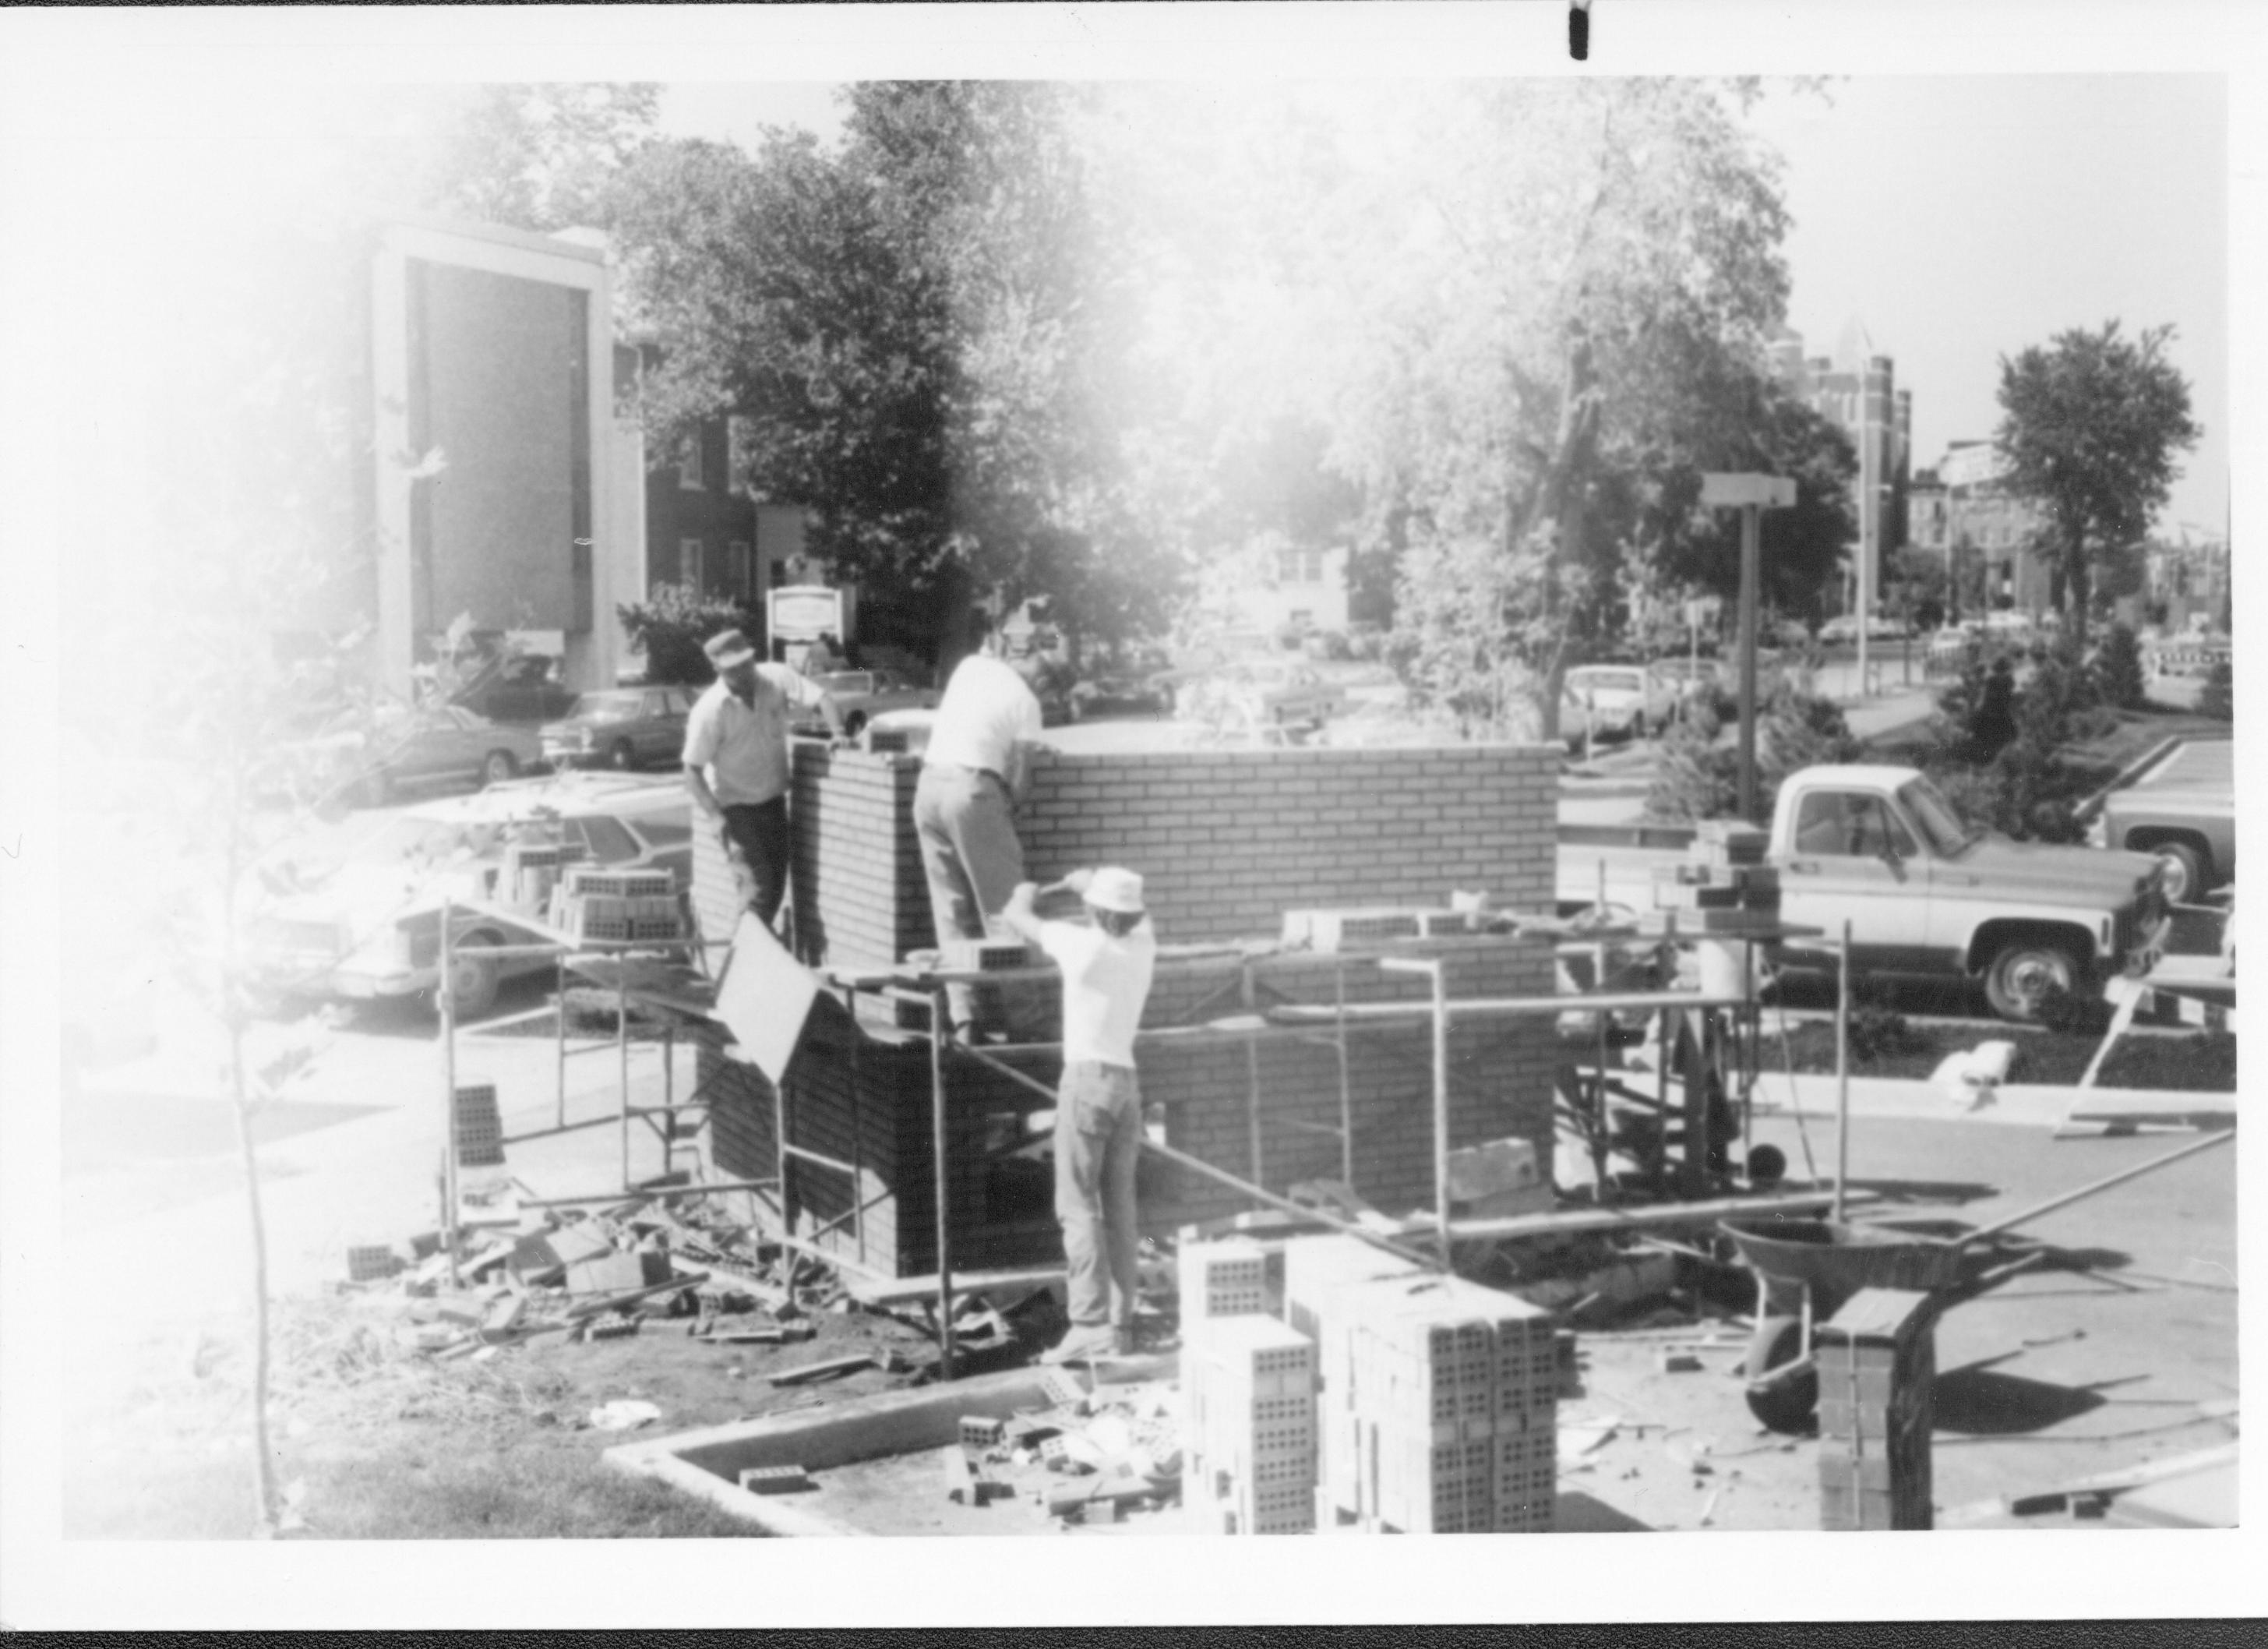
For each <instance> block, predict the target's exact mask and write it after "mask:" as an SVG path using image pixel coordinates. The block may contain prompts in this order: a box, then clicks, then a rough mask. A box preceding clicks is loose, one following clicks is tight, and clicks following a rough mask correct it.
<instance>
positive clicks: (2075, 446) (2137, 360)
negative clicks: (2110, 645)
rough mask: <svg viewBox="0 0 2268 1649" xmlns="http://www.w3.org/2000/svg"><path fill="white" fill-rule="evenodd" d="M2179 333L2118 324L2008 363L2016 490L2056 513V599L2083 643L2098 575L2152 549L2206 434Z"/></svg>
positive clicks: (2051, 527)
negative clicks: (2133, 333)
mask: <svg viewBox="0 0 2268 1649" xmlns="http://www.w3.org/2000/svg"><path fill="white" fill-rule="evenodd" d="M2173 336H2174V329H2173V328H2172V327H2170V326H2161V327H2154V328H2152V329H2149V330H2147V331H2146V332H2144V333H2142V334H2141V335H2140V336H2139V337H2130V336H2123V335H2122V334H2121V332H2120V329H2119V323H2118V322H2116V321H2109V322H2104V323H2103V325H2102V328H2101V329H2100V330H2095V331H2090V330H2088V329H2086V328H2084V327H2075V328H2073V329H2070V330H2068V331H2065V332H2059V333H2058V334H2057V335H2056V336H2055V337H2054V338H2053V339H2052V340H2051V342H2050V343H2049V344H2047V345H2046V346H2045V347H2041V346H2039V345H2034V346H2033V347H2031V348H2029V349H2027V350H2025V351H2022V352H2021V353H2020V354H2019V355H2017V356H2016V357H2015V359H2013V360H2011V359H2008V358H2007V357H2006V356H2003V357H2002V358H2001V360H2000V412H2001V418H2000V427H1999V430H1998V431H1997V432H1996V434H1995V443H1996V445H1997V446H1998V447H1999V450H2000V452H2001V454H2002V455H2003V456H2005V457H2006V458H2007V462H2008V473H2007V485H2008V487H2009V488H2010V490H2011V491H2013V492H2016V493H2018V494H2020V495H2021V496H2023V497H2026V498H2029V499H2034V500H2036V502H2037V503H2038V504H2039V506H2040V507H2041V510H2042V513H2043V514H2044V515H2045V516H2046V529H2045V534H2046V543H2045V544H2044V545H2043V549H2044V551H2045V553H2046V554H2047V555H2048V556H2049V558H2050V566H2051V585H2050V588H2051V596H2052V598H2053V600H2054V602H2055V603H2056V605H2057V606H2058V607H2060V608H2062V609H2064V610H2065V611H2066V613H2067V614H2068V615H2069V617H2070V619H2071V625H2072V631H2073V634H2074V635H2076V636H2078V637H2080V639H2081V640H2084V639H2085V637H2086V634H2087V623H2088V609H2089V608H2090V606H2091V605H2092V603H2093V598H2094V595H2095V583H2096V574H2097V573H2098V571H2103V570H2110V569H2111V568H2112V567H2113V565H2114V563H2115V562H2116V561H2117V558H2119V557H2121V556H2122V555H2124V554H2126V553H2127V552H2130V551H2132V549H2133V547H2134V546H2135V545H2137V544H2140V543H2141V542H2142V539H2143V537H2144V536H2145V535H2146V534H2147V532H2148V530H2149V526H2150V516H2151V514H2152V513H2153V512H2154V511H2155V510H2156V509H2157V508H2158V507H2160V506H2161V505H2162V504H2164V503H2165V501H2166V500H2167V499H2168V498H2169V496H2170V495H2171V492H2172V488H2173V483H2174V480H2175V478H2176V477H2177V476H2179V475H2180V473H2181V471H2180V469H2179V466H2178V465H2177V464H2176V462H2175V458H2176V455H2177V454H2179V453H2182V452H2184V451H2186V450H2188V449H2189V448H2190V447H2193V446H2195V445H2196V444H2197V442H2198V439H2199V438H2200V437H2201V436H2202V435H2203V434H2204V433H2205V432H2204V429H2203V427H2202V426H2201V425H2198V423H2197V422H2196V421H2195V420H2194V419H2193V418H2191V417H2190V388H2189V381H2188V380H2186V379H2185V378H2183V375H2182V373H2181V372H2180V370H2179V369H2178V368H2176V366H2174V364H2173V363H2172V362H2171V361H2170V360H2169V359H2167V358H2166V345H2167V344H2169V342H2170V341H2171V340H2172V338H2173Z"/></svg>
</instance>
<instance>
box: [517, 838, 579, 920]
mask: <svg viewBox="0 0 2268 1649" xmlns="http://www.w3.org/2000/svg"><path fill="white" fill-rule="evenodd" d="M582 856H583V845H582V844H581V843H580V842H573V843H566V842H532V841H515V842H512V843H510V844H509V845H507V846H506V847H505V848H504V869H503V872H502V874H501V875H500V876H498V877H497V884H498V886H499V887H500V888H501V889H502V890H503V893H504V899H505V900H506V902H507V903H509V904H511V905H512V906H517V907H518V908H519V909H522V910H530V911H542V912H549V909H550V907H551V898H552V890H553V889H554V888H556V887H557V886H558V885H559V878H560V876H561V875H562V873H563V871H564V870H565V869H566V867H567V866H569V865H570V864H571V863H573V862H574V861H576V860H578V859H580V858H581V857H582Z"/></svg>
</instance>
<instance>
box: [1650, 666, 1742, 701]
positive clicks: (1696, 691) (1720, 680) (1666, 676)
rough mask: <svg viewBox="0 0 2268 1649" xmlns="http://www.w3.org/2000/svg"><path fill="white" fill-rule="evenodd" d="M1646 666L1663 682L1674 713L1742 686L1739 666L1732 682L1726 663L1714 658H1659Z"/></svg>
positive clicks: (1735, 670)
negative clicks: (1726, 672)
mask: <svg viewBox="0 0 2268 1649" xmlns="http://www.w3.org/2000/svg"><path fill="white" fill-rule="evenodd" d="M1646 670H1647V672H1648V673H1649V674H1650V675H1652V676H1653V677H1654V679H1655V680H1656V681H1657V682H1659V683H1660V684H1661V692H1662V693H1664V694H1666V695H1667V697H1668V701H1669V708H1670V714H1673V715H1674V714H1677V713H1678V712H1679V711H1681V710H1683V708H1684V707H1685V706H1687V705H1689V704H1707V703H1709V702H1710V701H1711V700H1712V699H1714V698H1715V697H1716V695H1717V694H1718V693H1719V692H1721V691H1736V690H1737V688H1738V686H1739V679H1738V677H1739V671H1738V668H1737V667H1735V669H1734V679H1733V681H1732V682H1731V683H1730V684H1727V681H1726V677H1725V672H1724V670H1723V669H1722V667H1720V666H1719V663H1718V662H1717V661H1716V660H1714V659H1693V658H1682V659H1681V658H1665V659H1656V660H1654V662H1653V663H1651V664H1649V665H1647V666H1646ZM1651 696H1652V695H1649V697H1651Z"/></svg>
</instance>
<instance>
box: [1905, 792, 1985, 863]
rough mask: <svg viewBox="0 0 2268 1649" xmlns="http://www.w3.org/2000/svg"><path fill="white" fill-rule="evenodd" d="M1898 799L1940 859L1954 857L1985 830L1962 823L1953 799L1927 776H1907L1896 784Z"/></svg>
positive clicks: (1931, 849)
mask: <svg viewBox="0 0 2268 1649" xmlns="http://www.w3.org/2000/svg"><path fill="white" fill-rule="evenodd" d="M1898 800H1899V801H1901V802H1904V803H1905V804H1906V812H1907V814H1908V815H1909V816H1910V817H1911V818H1912V819H1913V821H1914V823H1915V824H1917V825H1918V827H1919V828H1920V830H1921V833H1922V834H1923V835H1924V836H1926V838H1928V839H1929V846H1930V851H1931V852H1933V853H1934V854H1936V855H1937V856H1938V857H1939V858H1940V859H1950V858H1953V857H1955V855H1956V854H1960V853H1961V852H1962V851H1963V850H1964V849H1966V848H1967V847H1969V846H1970V844H1971V843H1973V842H1974V841H1976V839H1977V838H1978V837H1979V836H1981V835H1983V834H1984V832H1982V831H1979V830H1977V829H1974V828H1973V827H1971V826H1970V825H1967V824H1962V822H1961V816H1960V815H1959V814H1958V813H1956V812H1955V811H1954V810H1953V803H1952V802H1948V801H1947V800H1946V799H1945V796H1944V794H1943V793H1942V792H1941V791H1940V790H1939V789H1938V788H1937V787H1936V786H1935V785H1933V784H1932V783H1930V781H1929V780H1926V779H1912V780H1907V782H1906V783H1904V785H1902V786H1900V787H1899V788H1898Z"/></svg>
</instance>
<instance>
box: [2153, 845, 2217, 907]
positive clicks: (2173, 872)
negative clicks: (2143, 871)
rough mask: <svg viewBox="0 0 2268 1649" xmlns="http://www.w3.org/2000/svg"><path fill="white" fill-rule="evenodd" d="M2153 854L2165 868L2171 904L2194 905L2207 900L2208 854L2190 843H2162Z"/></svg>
mask: <svg viewBox="0 0 2268 1649" xmlns="http://www.w3.org/2000/svg"><path fill="white" fill-rule="evenodd" d="M2150 851H2151V852H2152V853H2154V854H2156V855H2157V856H2158V862H2159V863H2160V864H2161V865H2163V866H2164V867H2165V870H2164V873H2163V881H2164V885H2165V890H2166V898H2167V901H2168V902H2169V904H2174V905H2194V904H2196V903H2197V902H2198V900H2199V899H2201V898H2204V897H2205V855H2204V854H2201V853H2199V852H2198V850H2197V849H2196V848H2194V847H2191V846H2190V845H2189V843H2187V842H2179V841H2165V842H2160V843H2159V844H2158V845H2157V846H2156V847H2153V848H2151V849H2150Z"/></svg>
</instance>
